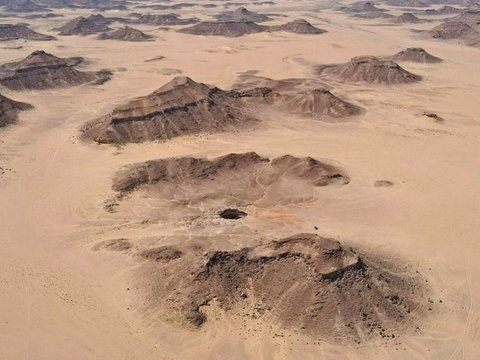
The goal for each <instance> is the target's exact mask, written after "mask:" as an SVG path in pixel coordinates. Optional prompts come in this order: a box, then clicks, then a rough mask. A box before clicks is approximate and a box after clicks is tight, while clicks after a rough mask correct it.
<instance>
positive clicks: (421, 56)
mask: <svg viewBox="0 0 480 360" xmlns="http://www.w3.org/2000/svg"><path fill="white" fill-rule="evenodd" d="M392 60H393V61H397V62H398V61H410V62H418V63H439V62H442V61H443V60H442V59H440V58H439V57H436V56H433V55H430V54H429V53H428V52H426V51H425V50H424V49H422V48H407V49H405V50H402V51H400V52H399V53H397V54H395V55H393V56H392Z"/></svg>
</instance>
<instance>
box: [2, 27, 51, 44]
mask: <svg viewBox="0 0 480 360" xmlns="http://www.w3.org/2000/svg"><path fill="white" fill-rule="evenodd" d="M18 39H26V40H38V41H49V40H55V38H54V37H53V36H50V35H44V34H40V33H37V32H36V31H33V30H32V29H29V28H28V27H27V26H26V25H20V24H17V25H12V24H0V41H7V40H18Z"/></svg>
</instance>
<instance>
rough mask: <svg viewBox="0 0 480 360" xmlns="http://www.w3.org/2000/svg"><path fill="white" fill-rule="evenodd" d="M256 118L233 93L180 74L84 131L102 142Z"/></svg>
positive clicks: (218, 127) (163, 136) (217, 127)
mask: <svg viewBox="0 0 480 360" xmlns="http://www.w3.org/2000/svg"><path fill="white" fill-rule="evenodd" d="M256 121H257V120H256V119H255V118H254V117H253V116H252V115H251V114H250V112H249V111H247V109H246V108H245V106H244V105H243V103H242V102H241V101H240V99H238V98H236V97H235V96H234V95H232V94H231V93H229V92H227V91H223V90H220V89H218V88H216V87H210V86H208V85H205V84H202V83H197V82H195V81H193V80H192V79H190V78H187V77H177V78H175V79H173V80H172V81H170V82H169V83H168V84H166V85H164V86H162V87H161V88H159V89H158V90H156V91H154V92H153V93H151V94H150V95H147V96H144V97H141V98H138V99H135V100H132V101H130V102H128V103H126V104H124V105H121V106H118V107H117V108H115V109H114V110H113V111H112V112H111V113H110V114H108V115H106V116H104V117H101V118H100V119H97V120H95V121H93V122H91V123H89V124H88V125H87V126H86V127H85V129H83V133H84V136H85V137H86V138H88V139H91V140H94V141H96V142H99V143H126V142H140V141H147V140H167V139H171V138H174V137H177V136H181V135H188V134H198V133H202V132H217V131H223V130H227V129H237V128H239V127H242V126H245V125H248V124H251V123H254V122H256Z"/></svg>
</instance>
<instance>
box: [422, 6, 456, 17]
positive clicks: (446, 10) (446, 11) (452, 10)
mask: <svg viewBox="0 0 480 360" xmlns="http://www.w3.org/2000/svg"><path fill="white" fill-rule="evenodd" d="M461 12H462V9H459V8H456V7H453V6H448V5H446V6H443V7H441V8H439V9H426V10H424V11H422V12H421V14H422V15H430V16H436V15H451V14H458V13H461Z"/></svg>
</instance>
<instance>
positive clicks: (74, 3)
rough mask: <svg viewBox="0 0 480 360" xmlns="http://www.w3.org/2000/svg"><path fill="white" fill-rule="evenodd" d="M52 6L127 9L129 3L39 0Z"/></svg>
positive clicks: (109, 0) (114, 0)
mask: <svg viewBox="0 0 480 360" xmlns="http://www.w3.org/2000/svg"><path fill="white" fill-rule="evenodd" d="M38 2H39V3H41V4H44V5H48V7H51V8H60V9H61V8H68V9H97V10H125V9H126V8H127V7H126V5H127V4H128V3H127V1H123V0H41V1H40V0H38Z"/></svg>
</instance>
